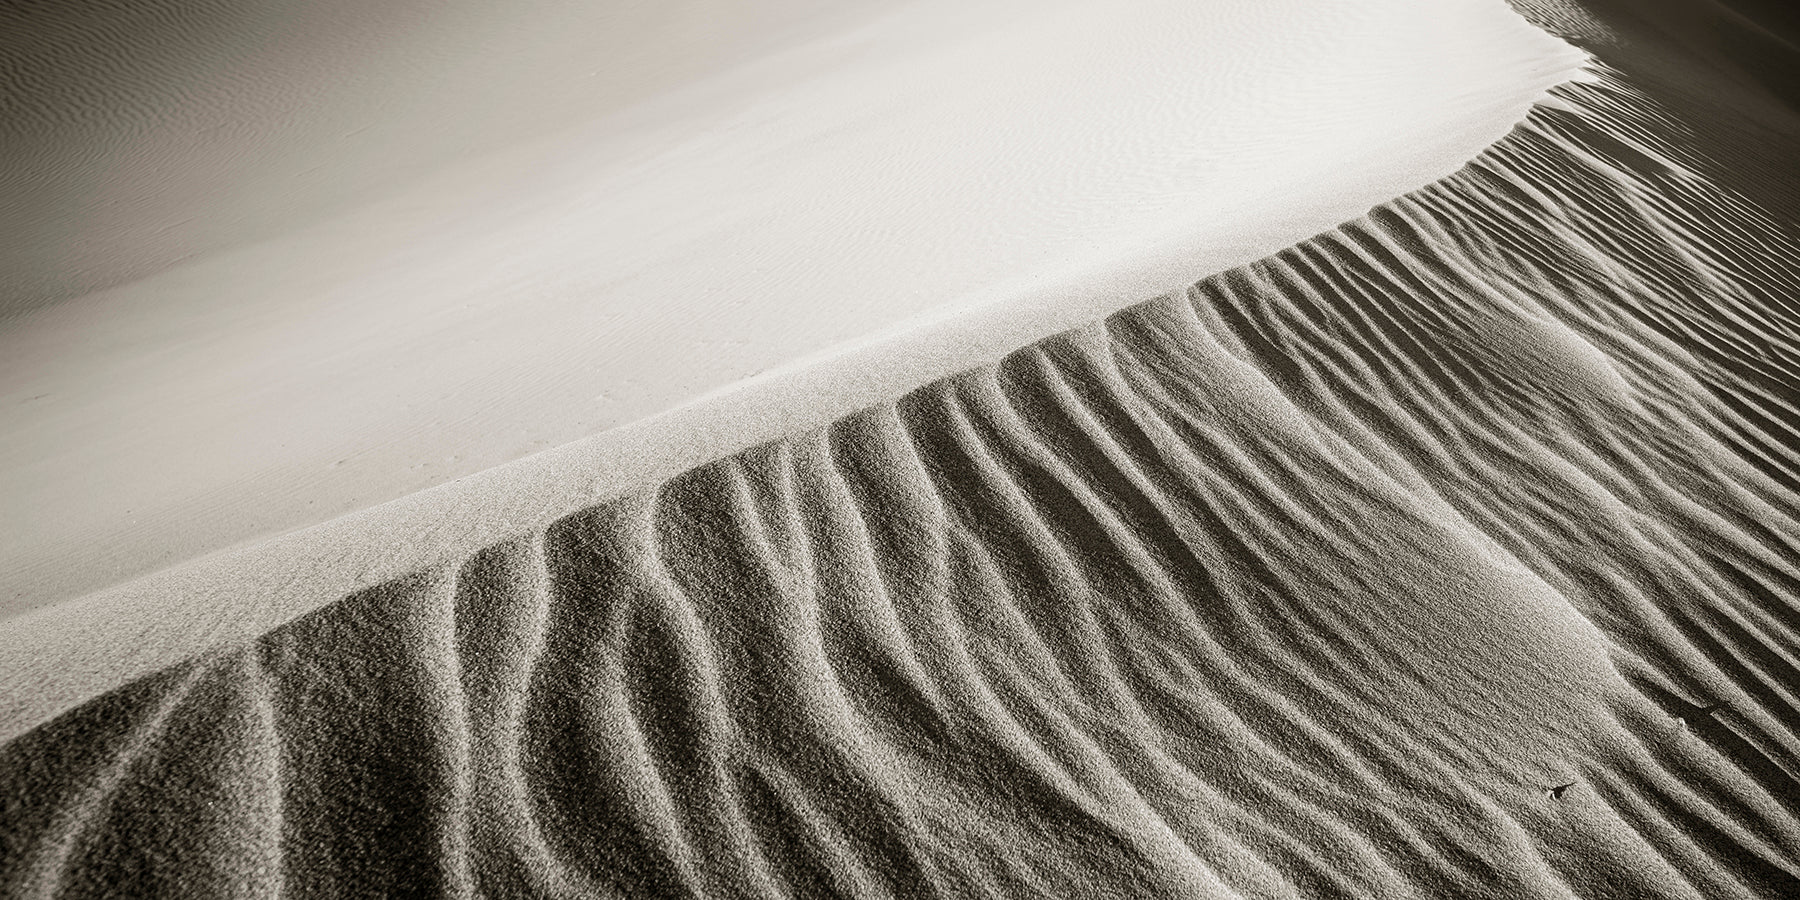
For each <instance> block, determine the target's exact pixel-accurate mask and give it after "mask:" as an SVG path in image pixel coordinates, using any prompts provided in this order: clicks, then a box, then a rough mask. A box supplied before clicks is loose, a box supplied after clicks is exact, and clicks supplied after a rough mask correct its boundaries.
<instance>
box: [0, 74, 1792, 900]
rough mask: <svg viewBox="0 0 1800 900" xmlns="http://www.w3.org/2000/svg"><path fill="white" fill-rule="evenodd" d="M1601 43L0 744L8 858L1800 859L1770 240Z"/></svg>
mask: <svg viewBox="0 0 1800 900" xmlns="http://www.w3.org/2000/svg"><path fill="white" fill-rule="evenodd" d="M1670 129H1671V125H1670V120H1669V119H1668V118H1667V114H1666V113H1665V112H1664V111H1663V110H1662V108H1661V107H1659V105H1658V104H1657V102H1656V101H1654V100H1652V99H1650V98H1649V97H1647V96H1645V95H1643V94H1641V93H1639V92H1637V91H1636V90H1634V89H1633V88H1632V87H1630V86H1629V85H1627V84H1626V83H1625V82H1624V81H1622V80H1621V79H1620V78H1619V77H1618V76H1617V75H1616V73H1613V72H1611V71H1610V70H1605V69H1601V70H1599V71H1598V73H1597V74H1596V76H1595V77H1594V78H1592V79H1590V80H1588V81H1586V82H1584V83H1577V84H1570V85H1566V86H1564V87H1561V88H1558V89H1557V90H1556V91H1555V92H1554V94H1553V96H1552V98H1551V99H1550V100H1549V101H1547V102H1546V103H1545V104H1543V105H1542V106H1540V107H1539V108H1538V109H1537V110H1536V111H1535V112H1534V113H1533V114H1532V115H1531V117H1530V119H1529V120H1528V121H1526V122H1525V123H1523V124H1522V125H1520V126H1519V128H1517V129H1516V130H1515V131H1514V132H1513V133H1512V134H1511V135H1509V136H1508V137H1507V138H1505V139H1504V140H1503V141H1501V142H1500V143H1499V144H1497V145H1495V146H1494V147H1492V148H1491V149H1489V150H1488V151H1487V152H1485V153H1483V154H1482V155H1481V156H1480V157H1479V158H1477V159H1476V160H1474V161H1473V162H1472V163H1470V164H1469V165H1468V166H1467V167H1466V168H1464V169H1463V170H1462V171H1460V172H1459V173H1457V174H1456V175H1454V176H1452V177H1450V178H1448V179H1446V180H1443V181H1441V182H1439V183H1437V184H1434V185H1432V186H1430V187H1427V188H1425V189H1423V190H1420V191H1416V192H1414V193H1411V194H1408V195H1407V196H1404V197H1401V198H1399V199H1396V200H1394V201H1393V202H1391V203H1388V204H1386V205H1384V206H1382V207H1380V208H1378V209H1376V210H1375V211H1373V212H1372V213H1371V214H1370V215H1368V216H1366V217H1364V218H1361V219H1358V220H1356V221H1354V222H1350V223H1347V224H1345V225H1343V226H1342V227H1340V228H1337V229H1335V230H1333V231H1331V232H1328V233H1326V234H1323V235H1320V236H1318V237H1316V238H1314V239H1312V240H1309V241H1307V242H1305V243H1302V244H1300V245H1298V246H1296V247H1293V248H1291V249H1288V250H1286V251H1283V252H1281V253H1279V254H1277V255H1275V256H1273V257H1270V258H1268V259H1265V260H1263V261H1260V262H1258V263H1255V264H1253V265H1250V266H1246V267H1242V268H1239V269H1234V270H1232V271H1229V272H1226V273H1223V274H1220V275H1218V276H1215V277H1212V278H1208V279H1206V280H1205V281H1202V282H1200V283H1199V284H1197V285H1195V286H1194V287H1192V288H1191V289H1189V290H1187V291H1185V292H1179V293H1176V294H1173V295H1170V296H1166V297H1162V298H1158V299H1155V300H1152V301H1150V302H1147V303H1144V304H1142V305H1139V306H1136V307H1133V308H1130V309H1127V310H1124V311H1122V312H1120V313H1118V314H1116V315H1113V316H1111V317H1109V318H1107V319H1106V320H1104V321H1103V322H1099V323H1095V324H1093V325H1091V326H1087V327H1083V328H1079V329H1076V330H1074V331H1070V332H1067V333H1064V334H1060V335H1058V336H1056V337H1053V338H1051V339H1048V340H1045V341H1042V342H1039V343H1037V344H1034V345H1032V346H1030V347H1026V348H1024V349H1021V350H1019V351H1017V352H1015V353H1012V354H1011V355H1008V356H1007V357H1005V358H1004V359H1003V360H1000V361H998V362H997V363H995V364H992V365H989V366H984V367H981V368H978V369H975V370H973V371H969V372H966V373H963V374H960V375H957V376H954V377H951V378H948V379H945V380H942V381H939V382H936V383H934V384H931V385H929V386H926V387H924V388H921V389H918V390H916V391H914V392H912V393H910V394H908V395H906V396H905V397H904V398H902V399H900V400H899V401H897V402H894V403H891V404H884V405H881V406H877V407H875V408H871V409H868V410H865V411H863V412H860V413H857V414H855V415H852V416H849V417H847V418H845V419H843V420H841V421H838V422H836V423H833V424H832V425H830V426H829V427H826V428H822V429H816V430H810V431H806V432H804V433H798V434H794V435H792V436H790V437H787V438H785V439H783V440H779V441H775V442H773V443H769V444H765V445H762V446H758V447H756V448H754V449H751V450H749V451H747V452H744V453H740V454H736V455H733V456H730V457H727V458H724V459H720V460H717V461H715V462H712V463H709V464H707V465H704V466H701V467H699V468H697V469H694V470H692V471H690V472H687V473H686V474H683V475H680V476H678V477H675V478H673V479H672V480H669V481H667V482H666V483H662V484H659V485H654V486H651V487H648V488H645V489H643V490H640V491H636V492H633V493H631V494H630V495H628V496H625V497H623V498H620V499H617V500H613V501H610V502H607V503H605V504H602V505H599V506H595V507H593V508H589V509H585V510H582V511H580V512H578V513H575V514H573V515H569V516H566V517H563V518H561V519H559V520H557V521H555V522H554V523H553V524H551V525H550V526H549V527H547V528H545V529H543V530H541V531H533V532H531V533H521V534H519V535H517V536H516V537H515V538H513V539H510V540H507V541H505V542H502V543H498V544H495V545H494V546H491V547H488V548H486V549H483V550H481V551H479V552H477V553H474V554H472V555H470V556H468V557H467V558H464V559H460V560H457V561H454V562H452V563H449V564H446V565H443V566H440V567H436V568H433V569H430V570H427V571H421V572H417V573H415V574H413V575H410V576H407V577H404V578H400V579H397V580H394V581H392V582H390V583H387V584H384V585H382V586H379V587H376V588H373V589H370V590H366V591H362V592H359V593H357V594H354V595H352V596H349V597H347V598H345V599H343V600H341V601H339V602H336V603H334V604H332V605H330V606H327V607H325V608H322V609H319V610H317V611H316V612H313V613H311V614H309V615H306V616H305V617H303V618H300V619H298V620H296V621H293V622H291V623H289V624H286V625H283V626H281V627H279V628H277V629H275V630H273V631H271V632H269V633H268V634H266V635H264V636H262V637H260V638H259V639H257V640H255V641H253V642H250V643H248V644H244V645H234V646H229V647H224V648H220V649H216V650H214V651H211V652H209V653H207V654H204V655H203V656H201V657H198V658H195V659H193V660H191V661H188V662H186V663H183V664H181V665H177V666H175V667H173V668H170V669H168V670H166V671H163V672H161V673H159V674H156V675H154V676H152V677H149V678H144V679H142V680H139V681H136V682H134V683H132V684H130V685H128V686H126V687H123V688H121V689H118V690H116V691H113V692H110V693H108V694H106V695H105V696H102V697H99V698H97V699H94V700H92V701H91V702H88V703H86V704H84V705H82V706H81V707H79V708H77V709H75V710H73V711H70V712H68V713H67V714H65V715H62V716H60V717H58V718H57V719H55V720H54V721H51V722H48V723H47V724H44V725H42V726H41V727H38V728H36V729H35V730H33V731H31V732H30V733H28V734H25V735H23V736H21V737H18V738H16V739H14V740H12V741H11V742H10V743H8V744H6V745H5V746H4V748H0V784H3V785H4V794H3V796H0V841H3V842H4V843H0V884H3V885H4V886H5V890H6V891H7V892H8V893H13V894H18V895H21V896H63V895H67V896H85V895H101V894H106V893H108V892H117V891H125V892H128V893H133V894H141V895H151V894H161V895H167V896H198V895H221V894H238V895H257V896H266V895H275V894H277V893H279V894H282V895H292V896H318V895H333V894H368V895H377V894H382V893H421V894H443V895H453V896H472V895H480V896H571V897H573V896H768V897H819V896H868V897H881V896H894V897H902V896H907V897H910V896H943V897H966V896H1070V897H1072V896H1093V897H1145V896H1250V897H1357V898H1366V897H1410V896H1470V897H1603V896H1613V897H1692V898H1727V897H1746V898H1752V897H1763V898H1773V897H1783V896H1793V895H1795V893H1796V892H1800V781H1797V780H1796V779H1797V778H1800V738H1797V737H1796V730H1795V723H1796V722H1797V721H1800V704H1797V703H1796V700H1797V699H1800V698H1797V697H1796V691H1797V690H1800V687H1797V686H1800V603H1797V601H1796V597H1800V493H1797V492H1800V464H1797V460H1796V453H1797V452H1800V451H1797V450H1796V447H1797V446H1800V442H1797V441H1796V440H1795V439H1794V438H1795V429H1796V428H1797V427H1800V410H1797V409H1796V407H1795V404H1794V385H1795V383H1796V365H1797V364H1800V361H1797V360H1796V356H1795V354H1796V350H1797V349H1800V310H1796V308H1795V306H1794V304H1793V298H1794V297H1795V296H1796V289H1797V288H1800V268H1797V266H1796V253H1795V251H1796V245H1795V244H1794V243H1793V242H1792V241H1791V240H1790V239H1789V238H1788V237H1786V236H1785V235H1784V232H1783V228H1782V226H1780V225H1779V224H1778V223H1776V222H1775V221H1773V220H1771V219H1769V218H1768V216H1767V215H1766V214H1765V213H1763V212H1761V211H1760V210H1759V209H1758V208H1757V207H1756V206H1755V204H1753V203H1751V202H1750V201H1748V200H1746V199H1744V198H1743V197H1742V196H1740V195H1738V194H1736V193H1734V192H1732V191H1730V190H1728V189H1726V188H1723V187H1720V186H1718V185H1717V184H1715V183H1714V182H1713V181H1711V180H1710V179H1709V178H1708V177H1707V176H1706V175H1705V174H1703V166H1702V164H1701V162H1700V161H1698V160H1697V159H1695V158H1693V157H1692V156H1691V154H1690V152H1689V151H1688V150H1686V149H1684V148H1683V147H1681V146H1678V145H1676V144H1673V143H1671V142H1670V141H1668V140H1665V139H1664V137H1663V135H1666V134H1668V133H1670Z"/></svg>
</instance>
